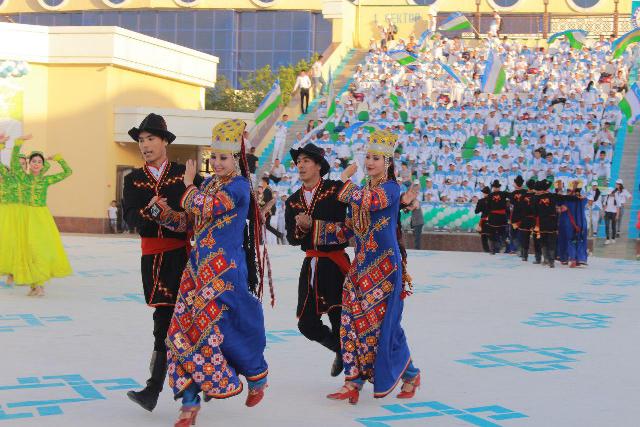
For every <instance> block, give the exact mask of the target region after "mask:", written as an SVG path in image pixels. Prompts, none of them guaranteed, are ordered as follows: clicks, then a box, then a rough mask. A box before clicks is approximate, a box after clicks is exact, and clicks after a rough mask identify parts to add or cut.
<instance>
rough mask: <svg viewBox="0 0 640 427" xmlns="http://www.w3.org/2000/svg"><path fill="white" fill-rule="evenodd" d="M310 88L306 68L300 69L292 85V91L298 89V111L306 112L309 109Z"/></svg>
mask: <svg viewBox="0 0 640 427" xmlns="http://www.w3.org/2000/svg"><path fill="white" fill-rule="evenodd" d="M310 88H311V79H310V78H309V76H308V75H307V71H306V70H302V71H300V74H298V78H297V79H296V84H295V85H294V86H293V91H294V92H295V91H296V90H298V89H300V111H301V112H302V114H307V110H308V109H309V89H310Z"/></svg>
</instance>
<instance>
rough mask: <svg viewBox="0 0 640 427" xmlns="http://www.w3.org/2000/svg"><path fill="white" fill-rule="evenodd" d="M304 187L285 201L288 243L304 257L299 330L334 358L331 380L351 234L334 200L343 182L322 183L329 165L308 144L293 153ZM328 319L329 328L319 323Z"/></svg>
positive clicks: (336, 369) (337, 364)
mask: <svg viewBox="0 0 640 427" xmlns="http://www.w3.org/2000/svg"><path fill="white" fill-rule="evenodd" d="M291 158H292V159H293V161H294V162H295V163H296V165H297V167H298V173H299V175H300V181H302V187H301V188H300V189H298V190H297V191H296V192H295V193H293V194H292V195H291V196H290V197H289V198H288V199H287V201H286V208H285V227H286V230H287V240H288V241H289V243H291V244H292V245H295V246H297V245H300V247H301V249H302V250H303V251H305V253H306V257H305V259H304V262H303V263H302V270H301V272H300V279H299V282H298V308H297V316H298V329H300V332H302V334H303V335H304V336H305V337H307V338H308V339H310V340H312V341H317V342H319V343H320V344H322V345H323V346H325V347H326V348H328V349H329V350H331V351H332V352H334V353H335V359H334V362H333V365H332V367H331V375H332V376H334V377H336V376H338V375H340V373H341V372H342V356H341V353H340V336H339V334H340V314H341V311H342V306H341V303H342V285H343V283H344V278H345V274H346V273H347V271H348V270H349V257H348V256H347V254H346V253H345V251H344V248H345V247H346V246H347V244H348V238H349V236H350V234H351V233H350V231H349V230H348V229H347V228H346V227H345V217H346V213H347V205H346V204H344V203H341V202H339V201H338V200H337V196H338V193H339V192H340V189H341V188H342V186H343V182H342V181H331V180H325V179H323V178H322V177H323V176H324V175H326V174H327V172H329V163H328V162H327V160H326V159H325V157H324V150H323V149H321V148H319V147H317V146H316V145H314V144H311V143H310V144H307V145H305V146H304V147H301V148H299V149H297V150H296V149H292V150H291ZM323 314H327V315H328V316H329V321H330V322H331V328H329V327H328V326H326V325H325V324H324V323H323V322H322V320H321V317H322V315H323Z"/></svg>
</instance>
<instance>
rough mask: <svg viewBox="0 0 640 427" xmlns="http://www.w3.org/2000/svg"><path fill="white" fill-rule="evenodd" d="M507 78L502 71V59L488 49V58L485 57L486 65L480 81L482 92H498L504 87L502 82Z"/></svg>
mask: <svg viewBox="0 0 640 427" xmlns="http://www.w3.org/2000/svg"><path fill="white" fill-rule="evenodd" d="M506 80H507V75H506V73H505V71H504V67H503V65H502V61H501V60H500V58H499V57H498V55H496V53H495V52H494V51H493V50H491V51H489V58H488V59H487V65H486V67H485V70H484V74H483V75H482V80H481V81H480V88H481V90H482V91H483V92H484V93H492V94H499V93H500V92H502V89H503V88H504V83H505V82H506Z"/></svg>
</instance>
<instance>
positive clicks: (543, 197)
mask: <svg viewBox="0 0 640 427" xmlns="http://www.w3.org/2000/svg"><path fill="white" fill-rule="evenodd" d="M550 187H551V182H549V181H548V180H543V181H540V182H538V184H537V185H536V189H537V190H538V192H539V193H538V197H537V198H536V204H535V213H536V226H535V233H536V237H537V238H538V239H539V240H540V246H541V248H542V252H543V253H544V260H545V263H546V264H548V265H549V267H551V268H554V267H555V260H556V244H557V241H558V212H557V209H556V208H557V205H556V199H557V197H556V196H557V195H556V194H551V193H549V188H550ZM539 263H540V262H539V260H538V255H537V254H536V262H535V264H539Z"/></svg>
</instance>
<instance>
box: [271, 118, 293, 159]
mask: <svg viewBox="0 0 640 427" xmlns="http://www.w3.org/2000/svg"><path fill="white" fill-rule="evenodd" d="M275 129H276V134H275V136H274V138H273V139H274V142H273V154H272V157H271V159H272V160H271V161H275V159H281V158H282V155H283V154H284V153H283V150H284V146H285V145H286V143H287V130H288V129H289V115H288V114H283V115H282V120H278V121H277V122H276V124H275Z"/></svg>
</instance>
